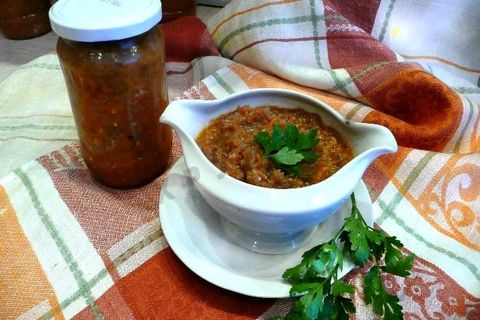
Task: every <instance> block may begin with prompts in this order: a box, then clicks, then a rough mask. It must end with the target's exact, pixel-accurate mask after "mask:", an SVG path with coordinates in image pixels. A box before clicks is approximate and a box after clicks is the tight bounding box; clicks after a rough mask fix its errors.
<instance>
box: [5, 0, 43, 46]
mask: <svg viewBox="0 0 480 320" xmlns="http://www.w3.org/2000/svg"><path fill="white" fill-rule="evenodd" d="M48 9H50V2H49V0H1V1H0V31H1V32H2V33H3V35H4V36H5V37H6V38H10V39H15V40H21V39H29V38H34V37H37V36H41V35H42V34H45V33H47V32H48V31H50V22H49V21H48Z"/></svg>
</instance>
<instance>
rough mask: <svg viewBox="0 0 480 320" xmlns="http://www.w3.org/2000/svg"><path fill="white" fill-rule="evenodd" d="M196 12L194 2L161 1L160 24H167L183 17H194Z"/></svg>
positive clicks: (187, 0)
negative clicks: (161, 15)
mask: <svg viewBox="0 0 480 320" xmlns="http://www.w3.org/2000/svg"><path fill="white" fill-rule="evenodd" d="M196 10H197V5H196V1H195V0H163V1H162V13H163V17H162V22H168V21H171V20H173V19H176V18H179V17H183V16H194V15H195V13H196Z"/></svg>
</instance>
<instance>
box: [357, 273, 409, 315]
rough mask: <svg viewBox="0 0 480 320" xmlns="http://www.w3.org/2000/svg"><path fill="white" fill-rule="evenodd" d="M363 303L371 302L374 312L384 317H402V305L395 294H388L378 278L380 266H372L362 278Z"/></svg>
mask: <svg viewBox="0 0 480 320" xmlns="http://www.w3.org/2000/svg"><path fill="white" fill-rule="evenodd" d="M363 293H364V294H365V303H366V304H367V305H368V304H373V310H374V311H375V313H376V314H378V315H380V316H384V317H385V319H392V320H396V319H403V314H402V306H401V305H400V304H399V303H398V302H399V299H398V297H397V296H394V295H391V294H388V293H387V292H386V291H385V288H384V287H383V284H382V279H381V278H380V268H379V267H378V266H375V267H372V269H370V271H369V272H368V274H367V275H366V276H365V279H364V289H363Z"/></svg>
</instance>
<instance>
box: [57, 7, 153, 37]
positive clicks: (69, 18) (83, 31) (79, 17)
mask: <svg viewBox="0 0 480 320" xmlns="http://www.w3.org/2000/svg"><path fill="white" fill-rule="evenodd" d="M49 17H50V23H51V25H52V29H53V31H55V33H56V34H58V35H59V36H60V37H62V38H65V39H69V40H74V41H82V42H100V41H112V40H120V39H126V38H130V37H133V36H137V35H139V34H142V33H145V32H147V31H148V30H150V29H151V28H152V27H154V26H155V25H156V24H157V23H159V22H160V20H161V19H162V4H161V1H160V0H60V1H58V2H56V3H55V4H54V5H53V6H52V7H51V8H50V12H49Z"/></svg>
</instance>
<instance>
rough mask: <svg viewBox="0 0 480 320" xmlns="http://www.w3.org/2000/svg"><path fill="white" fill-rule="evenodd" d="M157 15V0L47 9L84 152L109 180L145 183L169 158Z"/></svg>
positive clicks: (109, 0) (64, 2) (61, 4)
mask: <svg viewBox="0 0 480 320" xmlns="http://www.w3.org/2000/svg"><path fill="white" fill-rule="evenodd" d="M161 16H162V13H161V3H160V1H158V0H136V1H126V0H82V1H77V0H60V1H58V2H57V3H56V4H55V5H54V6H53V7H52V10H51V11H50V20H51V23H52V29H53V30H54V31H55V32H56V33H57V34H58V35H59V36H60V38H59V39H58V42H57V53H58V57H59V59H60V63H61V66H62V70H63V73H64V77H65V82H66V85H67V90H68V94H69V98H70V104H71V107H72V111H73V115H74V119H75V123H76V126H77V131H78V136H79V139H80V150H81V153H82V156H83V158H84V160H85V163H86V165H87V167H88V168H89V170H90V172H91V175H92V176H93V178H94V179H95V180H97V181H99V182H100V183H102V184H104V185H107V186H110V187H117V188H130V187H136V186H140V185H143V184H145V183H148V182H150V181H151V180H153V179H154V178H156V177H157V176H159V175H160V174H161V173H162V172H163V171H164V170H165V169H166V167H167V165H168V161H169V158H170V153H171V145H172V132H171V130H170V128H169V127H167V126H165V125H162V124H160V123H159V117H160V115H161V113H162V112H163V110H164V109H165V107H166V106H167V104H168V97H167V87H166V78H165V77H166V76H165V45H164V37H163V33H162V31H161V29H160V28H159V26H158V25H157V24H158V22H159V21H160V20H161Z"/></svg>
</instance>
